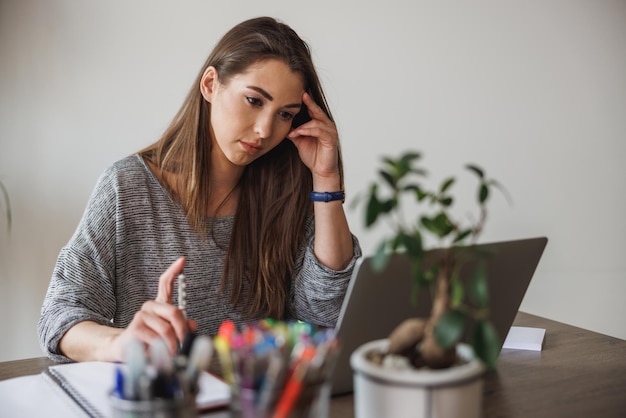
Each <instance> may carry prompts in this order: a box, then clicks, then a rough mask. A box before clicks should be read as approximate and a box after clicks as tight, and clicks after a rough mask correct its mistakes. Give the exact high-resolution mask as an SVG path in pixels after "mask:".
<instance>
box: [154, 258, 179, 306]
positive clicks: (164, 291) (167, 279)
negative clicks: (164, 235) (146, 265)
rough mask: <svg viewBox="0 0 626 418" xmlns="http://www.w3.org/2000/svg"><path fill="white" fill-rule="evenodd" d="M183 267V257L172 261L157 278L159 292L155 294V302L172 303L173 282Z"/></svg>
mask: <svg viewBox="0 0 626 418" xmlns="http://www.w3.org/2000/svg"><path fill="white" fill-rule="evenodd" d="M184 266H185V257H180V258H179V259H178V260H176V261H174V262H173V263H172V265H170V266H169V267H168V269H167V270H165V272H164V273H163V274H161V277H159V291H158V292H157V296H156V298H155V300H156V301H157V302H161V303H172V290H173V288H174V281H175V280H176V277H178V275H179V274H180V272H181V271H183V267H184Z"/></svg>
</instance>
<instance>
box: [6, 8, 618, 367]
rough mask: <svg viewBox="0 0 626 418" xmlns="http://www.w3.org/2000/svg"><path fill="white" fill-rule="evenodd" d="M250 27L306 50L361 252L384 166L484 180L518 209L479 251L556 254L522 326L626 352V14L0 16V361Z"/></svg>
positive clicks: (29, 352)
mask: <svg viewBox="0 0 626 418" xmlns="http://www.w3.org/2000/svg"><path fill="white" fill-rule="evenodd" d="M258 15H274V16H276V17H278V18H281V19H283V20H284V21H285V22H287V23H288V24H290V25H291V26H292V27H293V28H294V29H296V30H297V31H298V32H299V33H300V34H301V35H302V36H303V37H304V38H305V39H307V40H308V41H309V42H310V44H311V46H312V49H313V54H314V58H315V60H316V62H317V65H318V68H319V71H320V74H321V77H322V80H323V82H324V84H325V87H326V90H327V94H328V97H329V99H330V102H331V106H332V108H333V111H334V114H335V116H336V118H337V120H338V126H339V129H340V134H341V137H342V141H343V150H344V154H345V163H346V171H347V191H348V204H347V205H346V209H347V210H348V216H349V220H350V223H351V225H352V228H353V230H354V232H355V233H356V234H357V235H358V236H359V238H360V239H361V243H362V244H363V247H364V249H365V251H366V253H370V252H371V251H372V250H373V248H374V243H375V242H376V241H377V239H378V237H379V236H380V232H381V231H364V229H363V227H362V213H361V211H357V210H354V209H350V207H351V206H350V200H352V199H351V198H353V197H354V195H355V194H356V193H357V192H359V191H362V190H364V189H365V188H366V186H367V184H368V182H369V181H370V180H371V179H372V178H373V176H374V166H375V165H376V164H378V161H379V158H380V156H381V155H383V154H394V155H395V154H398V153H399V152H401V151H403V150H405V149H408V148H416V149H419V150H421V151H423V152H424V153H425V164H426V165H427V167H428V168H429V169H430V171H431V172H432V176H433V179H441V178H442V177H443V176H446V175H448V174H453V173H459V172H460V171H461V170H460V169H459V168H460V167H461V166H462V164H464V163H466V162H474V163H478V164H480V165H482V166H483V167H484V168H486V169H487V172H488V173H489V174H492V175H493V176H495V177H496V178H498V179H499V180H500V181H501V182H502V183H503V184H504V185H505V186H506V188H507V190H508V191H509V193H510V194H511V195H512V196H513V200H514V203H513V205H512V206H508V205H507V204H506V203H505V201H504V199H502V198H496V199H494V201H493V209H492V218H491V223H490V224H489V225H488V229H487V230H486V233H485V235H484V237H483V241H491V240H504V239H512V238H521V237H530V236H537V235H546V236H548V237H549V238H550V242H549V244H548V247H547V249H546V252H545V254H544V258H543V260H542V261H541V264H540V266H539V269H538V271H537V273H536V275H535V278H534V279H533V282H532V284H531V287H530V289H529V291H528V293H527V295H526V298H525V300H524V302H523V309H524V310H526V311H528V312H531V313H535V314H539V315H543V316H546V317H549V318H552V319H556V320H559V321H563V322H566V323H570V324H574V325H577V326H580V327H583V328H589V329H593V330H596V331H598V332H602V333H606V334H610V335H613V336H617V337H620V338H626V326H624V319H623V318H626V304H624V303H623V300H622V299H623V295H625V294H626V280H625V279H626V277H625V276H626V261H625V260H626V257H624V254H623V252H624V250H626V221H625V220H624V219H625V217H624V214H625V213H626V199H625V198H624V197H623V190H624V183H625V181H624V180H625V179H626V166H625V165H624V164H623V163H622V160H623V159H624V157H626V145H625V143H626V141H625V139H626V48H625V47H624V45H626V2H624V1H617V0H616V1H607V0H595V1H593V0H586V1H585V0H560V1H556V0H541V1H539V0H536V1H507V2H503V1H495V0H494V1H473V2H465V1H458V2H454V1H446V2H442V1H434V0H433V1H417V2H416V1H401V0H387V1H384V2H363V1H356V0H353V1H332V2H331V1H322V0H318V1H316V2H294V1H252V0H250V1H239V2H217V1H184V2H162V1H150V0H146V1H137V0H130V1H108V2H104V1H93V0H92V1H85V0H55V1H50V0H14V1H11V0H8V1H7V0H5V1H1V2H0V179H1V180H2V181H3V182H4V183H5V184H6V185H7V187H8V188H9V189H10V192H11V197H12V199H13V206H14V227H13V231H12V234H11V235H10V237H7V236H6V234H3V233H1V232H0V317H1V318H3V320H2V321H0V335H2V337H1V339H2V344H0V360H11V359H18V358H27V357H34V356H39V355H41V352H40V351H39V347H38V343H37V339H36V332H35V325H36V321H37V319H38V315H39V308H40V305H41V302H42V299H43V297H44V294H45V291H46V288H47V285H48V280H49V278H50V274H51V272H52V269H53V266H54V262H55V259H56V256H57V254H58V252H59V249H60V248H61V246H62V245H64V244H65V243H66V242H67V240H68V239H69V237H70V235H71V234H72V232H73V230H74V228H75V226H76V224H77V222H78V220H79V218H80V216H81V214H82V211H83V209H84V205H85V203H86V201H87V198H88V196H89V194H90V192H91V189H92V187H93V186H94V184H95V181H96V179H97V177H98V175H99V174H100V173H101V172H102V170H103V169H104V168H105V167H107V166H108V165H109V164H111V163H112V162H113V161H114V160H116V159H118V158H121V157H123V156H125V155H127V154H129V153H132V152H133V151H136V150H137V149H139V148H141V147H143V146H145V145H147V144H148V143H150V142H152V141H154V140H155V139H156V138H157V136H158V135H159V134H160V133H161V131H162V130H163V129H164V127H165V126H166V125H167V123H168V122H169V120H170V119H171V118H172V117H173V115H174V112H175V111H176V110H177V109H178V106H179V105H180V103H181V102H182V99H183V97H184V95H185V94H186V92H187V90H188V88H189V87H190V86H191V83H192V81H193V79H194V77H195V75H196V72H197V71H198V70H199V68H200V65H201V64H202V62H203V61H204V59H205V58H206V55H208V52H209V51H210V49H211V47H212V45H213V43H214V42H215V41H216V40H217V38H218V37H219V36H221V35H222V34H223V33H224V32H225V31H226V30H227V29H228V28H230V27H231V26H232V25H234V24H235V23H237V22H239V21H241V20H243V19H246V18H249V17H253V16H258ZM462 187H463V186H462ZM0 228H4V224H0ZM549 332H550V330H548V333H549Z"/></svg>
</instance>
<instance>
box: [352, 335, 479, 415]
mask: <svg viewBox="0 0 626 418" xmlns="http://www.w3.org/2000/svg"><path fill="white" fill-rule="evenodd" d="M388 344H389V341H388V340H387V339H383V340H376V341H371V342H369V343H366V344H363V345H362V346H360V347H359V348H357V349H356V350H355V351H354V352H353V353H352V355H351V357H350V365H351V366H352V370H353V371H354V410H355V414H356V417H357V418H394V417H401V418H459V417H463V418H479V417H481V416H482V400H483V375H484V373H485V367H484V365H483V364H482V363H481V362H480V361H479V360H477V359H476V357H475V356H474V351H473V350H472V348H471V347H470V346H469V345H465V344H461V345H460V346H458V348H457V354H458V355H459V357H460V358H462V359H463V360H465V362H464V363H463V364H461V365H458V366H453V367H451V368H448V369H441V370H431V369H424V370H416V369H411V370H393V369H385V368H382V367H380V366H378V365H376V364H374V363H372V362H370V361H369V360H368V359H367V358H366V353H368V352H370V351H372V350H385V349H386V348H387V346H388Z"/></svg>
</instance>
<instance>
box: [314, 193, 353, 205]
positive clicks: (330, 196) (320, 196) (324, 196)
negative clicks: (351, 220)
mask: <svg viewBox="0 0 626 418" xmlns="http://www.w3.org/2000/svg"><path fill="white" fill-rule="evenodd" d="M310 196H311V200H312V201H314V202H332V201H333V200H341V202H342V203H343V202H345V200H346V193H345V192H344V191H343V190H340V191H338V192H311V195H310Z"/></svg>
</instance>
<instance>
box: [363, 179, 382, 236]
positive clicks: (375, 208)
mask: <svg viewBox="0 0 626 418" xmlns="http://www.w3.org/2000/svg"><path fill="white" fill-rule="evenodd" d="M382 211H383V208H382V205H381V203H380V201H379V200H378V197H376V187H373V188H372V191H371V194H370V198H369V200H368V202H367V208H366V210H365V226H366V227H370V226H372V225H373V224H374V223H375V222H376V219H377V218H378V215H380V214H381V213H382Z"/></svg>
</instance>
